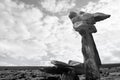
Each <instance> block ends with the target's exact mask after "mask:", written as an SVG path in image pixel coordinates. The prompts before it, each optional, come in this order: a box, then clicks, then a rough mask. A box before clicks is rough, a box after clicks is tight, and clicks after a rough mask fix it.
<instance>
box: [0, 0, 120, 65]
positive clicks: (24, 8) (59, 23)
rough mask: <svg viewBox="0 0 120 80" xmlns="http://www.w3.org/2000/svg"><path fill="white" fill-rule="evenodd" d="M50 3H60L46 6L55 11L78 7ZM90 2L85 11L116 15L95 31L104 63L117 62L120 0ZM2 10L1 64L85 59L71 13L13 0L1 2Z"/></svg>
mask: <svg viewBox="0 0 120 80" xmlns="http://www.w3.org/2000/svg"><path fill="white" fill-rule="evenodd" d="M47 2H49V1H47V0H44V1H43V2H41V4H42V5H43V3H45V4H49V3H47ZM50 2H51V4H52V3H56V5H55V4H54V5H52V6H50V7H48V6H46V7H43V8H45V9H46V10H48V11H50V12H52V13H58V12H60V11H62V12H65V11H67V10H68V9H71V8H72V7H73V6H74V5H73V6H70V7H66V5H65V4H67V6H68V5H72V4H74V2H71V1H70V0H66V1H63V2H61V1H54V0H52V1H50ZM61 3H63V6H61V5H62V4H61ZM49 5H50V4H49ZM58 5H60V6H58ZM88 5H89V6H88ZM88 5H87V6H86V7H84V8H82V10H85V11H87V12H104V13H108V14H111V15H112V16H111V18H109V19H107V20H104V21H101V22H99V23H97V24H96V26H97V29H98V32H97V33H96V34H94V38H95V41H96V45H97V48H98V51H99V53H100V57H101V59H102V62H103V63H106V62H110V61H111V62H115V61H116V62H117V61H118V57H116V56H115V54H117V53H116V52H115V51H119V47H120V46H119V45H118V44H119V43H120V42H119V41H120V35H119V32H120V28H119V19H120V18H119V17H120V16H119V13H120V11H119V0H116V1H113V0H100V1H99V2H98V3H89V4H88ZM112 5H114V7H113V6H112ZM90 7H91V8H90ZM63 8H65V9H63ZM53 9H54V10H53ZM53 11H54V12H53ZM0 12H1V13H0V25H1V26H0V57H1V58H0V63H1V65H2V64H3V65H50V61H51V60H53V59H56V60H60V61H64V62H67V61H68V60H71V59H72V60H76V61H80V62H83V56H82V53H81V41H80V40H81V37H80V35H79V34H78V33H77V32H75V31H74V30H73V27H72V23H71V21H70V19H69V18H68V15H61V16H55V15H52V16H51V15H49V13H48V14H46V15H44V12H42V11H41V10H40V9H38V8H37V7H33V6H30V5H26V4H24V3H19V4H17V3H15V2H13V1H11V0H4V1H3V0H2V1H1V2H0ZM114 53H115V54H114ZM14 61H16V62H18V63H16V62H14Z"/></svg>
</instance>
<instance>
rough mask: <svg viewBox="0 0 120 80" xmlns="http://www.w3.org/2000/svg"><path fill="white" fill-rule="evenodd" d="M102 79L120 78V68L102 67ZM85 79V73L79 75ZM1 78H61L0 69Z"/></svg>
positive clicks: (26, 70) (51, 79)
mask: <svg viewBox="0 0 120 80" xmlns="http://www.w3.org/2000/svg"><path fill="white" fill-rule="evenodd" d="M100 73H101V80H120V68H119V67H117V68H104V69H101V72H100ZM79 78H80V80H84V75H79ZM0 80H60V78H59V75H51V74H48V73H44V72H41V71H40V70H39V69H38V70H32V69H18V70H17V69H15V70H14V69H13V70H9V69H0Z"/></svg>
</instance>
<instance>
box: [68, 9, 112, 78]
mask: <svg viewBox="0 0 120 80" xmlns="http://www.w3.org/2000/svg"><path fill="white" fill-rule="evenodd" d="M109 17H110V15H107V14H103V13H93V14H91V13H85V12H82V11H80V12H79V13H76V12H70V15H69V18H70V19H71V21H72V23H73V28H74V30H75V31H77V32H79V33H80V35H81V36H82V53H83V56H84V68H85V75H86V80H97V79H100V73H99V67H100V66H101V60H100V57H99V54H98V51H97V48H96V45H95V42H94V39H93V36H92V33H96V32H97V29H96V27H95V26H94V24H95V23H96V22H98V21H101V20H104V19H107V18H109Z"/></svg>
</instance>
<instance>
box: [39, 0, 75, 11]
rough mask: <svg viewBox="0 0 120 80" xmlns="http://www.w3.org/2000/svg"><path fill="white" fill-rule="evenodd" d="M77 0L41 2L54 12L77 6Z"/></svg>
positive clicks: (44, 6)
mask: <svg viewBox="0 0 120 80" xmlns="http://www.w3.org/2000/svg"><path fill="white" fill-rule="evenodd" d="M74 1H75V0H52V1H50V0H44V1H43V2H41V3H40V4H41V5H42V7H43V8H45V9H46V10H47V11H50V12H52V13H59V12H66V11H68V10H69V9H71V8H73V7H74V6H75V3H74Z"/></svg>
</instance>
